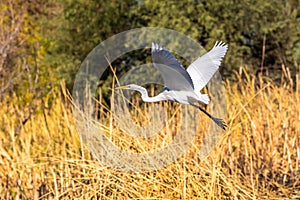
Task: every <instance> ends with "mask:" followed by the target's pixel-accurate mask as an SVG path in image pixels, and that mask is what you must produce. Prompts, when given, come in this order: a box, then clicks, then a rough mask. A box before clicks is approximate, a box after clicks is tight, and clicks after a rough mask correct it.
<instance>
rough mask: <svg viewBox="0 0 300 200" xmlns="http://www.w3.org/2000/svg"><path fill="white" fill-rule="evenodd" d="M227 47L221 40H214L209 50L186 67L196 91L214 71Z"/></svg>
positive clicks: (206, 81)
mask: <svg viewBox="0 0 300 200" xmlns="http://www.w3.org/2000/svg"><path fill="white" fill-rule="evenodd" d="M227 49H228V45H227V44H225V43H223V42H216V43H215V45H214V47H213V48H212V49H211V50H210V51H209V52H207V53H206V54H204V55H203V56H201V57H199V58H198V59H197V60H195V61H194V62H193V63H192V64H191V65H190V66H189V67H188V68H187V70H186V71H187V72H188V73H189V75H190V77H191V78H192V80H193V84H194V88H195V90H196V91H200V90H201V89H202V88H204V86H205V85H206V84H207V83H208V82H209V80H210V79H211V78H212V77H213V75H214V74H215V73H216V71H217V70H218V68H219V66H220V64H221V60H222V58H223V57H224V56H225V54H226V51H227Z"/></svg>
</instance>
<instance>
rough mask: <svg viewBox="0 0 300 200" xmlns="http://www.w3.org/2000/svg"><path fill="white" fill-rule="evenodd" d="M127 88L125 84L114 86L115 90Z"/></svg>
mask: <svg viewBox="0 0 300 200" xmlns="http://www.w3.org/2000/svg"><path fill="white" fill-rule="evenodd" d="M126 88H129V87H128V86H127V85H124V86H120V87H116V88H115V90H122V89H126Z"/></svg>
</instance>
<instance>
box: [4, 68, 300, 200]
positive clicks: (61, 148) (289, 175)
mask: <svg viewBox="0 0 300 200" xmlns="http://www.w3.org/2000/svg"><path fill="white" fill-rule="evenodd" d="M242 76H243V77H244V79H243V80H242V79H241V77H242ZM237 78H238V80H239V81H237V82H236V83H229V82H226V89H227V96H226V98H227V119H226V120H227V121H228V122H229V127H228V129H227V131H225V132H224V135H223V137H222V138H221V140H220V142H219V144H218V146H217V148H215V149H213V151H212V152H211V154H210V155H209V156H208V157H206V158H205V159H203V160H201V161H199V160H197V159H196V158H195V157H194V155H195V153H194V152H195V151H197V145H195V146H194V147H191V149H190V150H189V152H188V153H187V154H186V155H185V156H184V157H182V158H180V159H179V160H178V161H177V162H175V163H173V164H171V165H169V166H167V167H165V168H163V169H162V170H159V171H155V172H145V173H139V174H135V173H131V174H130V173H125V172H116V171H114V170H113V169H109V168H107V167H105V166H101V164H99V162H98V161H97V160H96V159H95V158H92V156H91V154H90V153H89V152H88V151H87V149H86V148H85V147H84V146H82V144H81V143H80V139H79V136H78V134H77V132H76V129H75V126H74V122H73V118H72V114H71V109H70V106H69V105H67V103H66V102H67V101H66V99H65V98H64V97H61V96H60V95H56V94H49V98H51V99H52V101H50V100H47V99H46V100H45V104H46V105H45V106H46V107H48V108H51V109H44V110H40V113H36V114H34V115H32V116H31V118H30V119H29V121H28V122H27V123H26V125H25V126H24V127H23V128H22V129H21V131H20V133H19V134H18V135H15V131H16V130H15V128H16V127H17V125H18V123H19V122H18V120H17V119H16V118H15V117H14V114H13V113H14V111H18V112H19V113H22V111H21V110H18V109H19V108H18V107H17V106H16V105H14V103H15V102H10V103H2V105H1V106H0V113H1V116H2V120H1V130H0V142H1V146H0V156H1V160H0V191H1V193H0V199H299V198H300V168H299V167H300V166H299V165H300V106H299V103H300V102H299V101H300V92H299V90H300V79H299V77H298V76H297V80H296V82H292V81H291V80H290V79H289V77H286V76H284V75H283V79H284V80H285V79H286V80H285V81H283V83H282V84H281V86H280V87H278V86H276V85H275V84H273V83H272V81H271V80H268V79H263V78H260V79H256V78H255V77H253V76H251V75H249V74H247V73H245V72H241V73H240V74H238V73H237ZM53 99H54V100H53ZM50 102H51V103H50ZM47 104H49V105H47ZM103 115H104V114H103ZM107 117H109V116H107ZM107 121H109V120H107ZM205 123H207V122H205ZM107 124H109V123H107ZM103 126H104V127H103V129H105V130H107V131H108V132H110V133H114V132H118V129H117V128H115V126H107V125H105V123H103ZM160 137H161V136H160ZM128 139H129V138H128ZM124 140H126V138H124V137H123V138H122V140H121V139H119V143H122V141H124ZM116 141H117V139H116ZM124 142H126V141H124ZM157 145H161V143H159V144H157ZM125 147H126V145H125Z"/></svg>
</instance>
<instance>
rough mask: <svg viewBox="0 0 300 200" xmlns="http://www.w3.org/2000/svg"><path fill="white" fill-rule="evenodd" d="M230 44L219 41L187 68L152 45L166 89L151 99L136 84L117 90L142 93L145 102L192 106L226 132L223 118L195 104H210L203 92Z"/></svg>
mask: <svg viewBox="0 0 300 200" xmlns="http://www.w3.org/2000/svg"><path fill="white" fill-rule="evenodd" d="M227 49H228V45H227V44H225V43H223V42H216V43H215V45H214V47H213V48H212V49H211V50H210V51H209V52H207V53H205V54H204V55H203V56H201V57H199V58H198V59H196V60H195V61H194V62H193V63H192V64H191V65H190V66H189V67H188V68H187V69H185V68H184V67H183V66H182V64H181V63H180V62H179V61H178V60H177V59H176V58H175V56H174V55H173V54H172V53H171V52H169V51H168V50H167V49H164V48H163V47H162V46H160V45H158V44H156V43H152V48H151V53H152V60H153V65H154V67H155V68H156V69H158V70H159V71H160V73H161V75H162V77H163V79H164V82H165V87H164V89H163V91H162V92H161V93H159V94H158V95H157V96H154V97H149V96H148V92H147V90H146V89H145V88H144V87H142V86H139V85H136V84H129V85H125V86H120V87H117V88H115V89H128V90H135V91H138V92H140V93H141V95H142V96H141V98H142V100H143V101H144V102H158V101H164V100H168V101H174V102H178V103H181V104H189V105H192V106H194V107H196V108H197V109H199V110H201V111H202V112H203V113H205V114H206V115H207V116H208V117H209V118H210V119H212V120H213V121H214V122H215V123H216V124H217V125H218V126H219V127H221V128H222V129H224V130H225V129H226V127H227V125H226V123H225V121H224V120H223V119H220V118H216V117H213V116H212V115H210V114H209V113H208V112H207V111H206V110H205V109H203V108H202V107H200V106H198V105H196V104H195V103H201V104H208V103H209V101H210V99H209V97H208V95H207V94H201V93H200V90H201V89H202V88H204V87H205V85H206V84H207V83H208V82H209V81H210V80H211V78H212V77H213V75H214V74H215V73H216V71H217V70H218V69H219V66H220V64H221V60H222V58H223V57H224V56H225V54H226V51H227Z"/></svg>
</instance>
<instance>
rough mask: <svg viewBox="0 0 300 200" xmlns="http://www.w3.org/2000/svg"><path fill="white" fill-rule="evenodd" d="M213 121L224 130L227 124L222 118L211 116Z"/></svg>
mask: <svg viewBox="0 0 300 200" xmlns="http://www.w3.org/2000/svg"><path fill="white" fill-rule="evenodd" d="M213 120H214V122H216V124H217V125H218V126H219V127H221V128H222V129H223V130H226V128H227V124H226V122H225V121H224V120H223V119H220V118H215V117H214V118H213Z"/></svg>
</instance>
